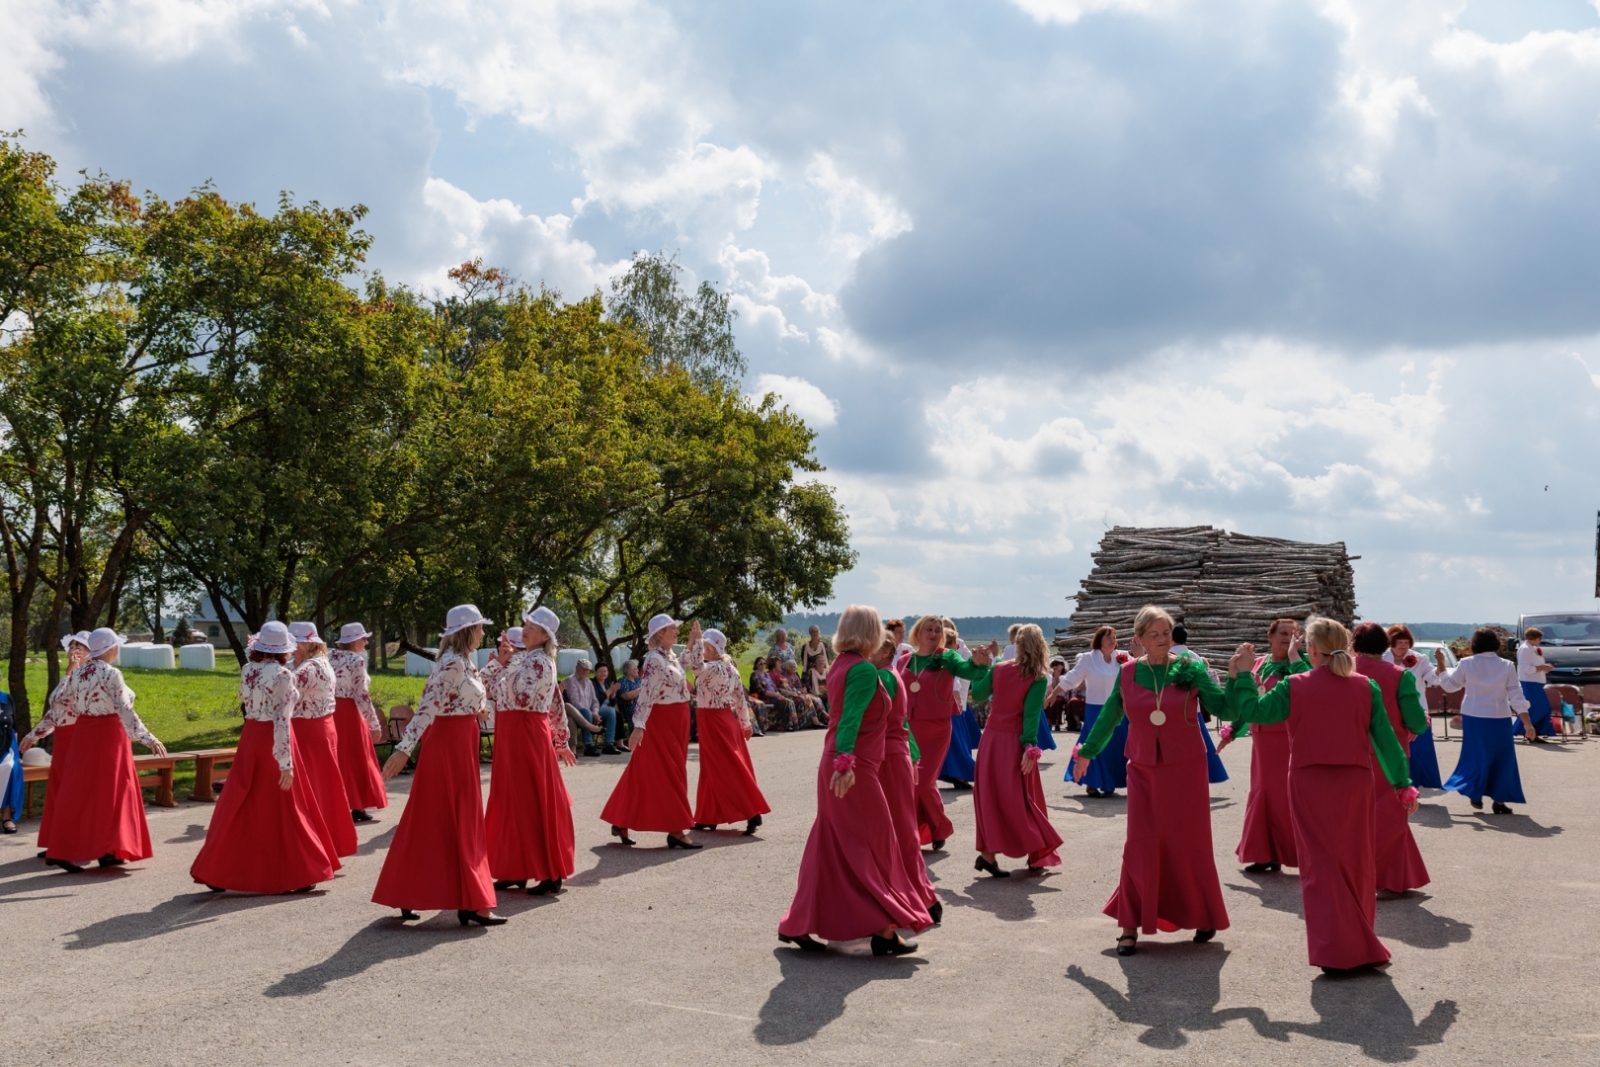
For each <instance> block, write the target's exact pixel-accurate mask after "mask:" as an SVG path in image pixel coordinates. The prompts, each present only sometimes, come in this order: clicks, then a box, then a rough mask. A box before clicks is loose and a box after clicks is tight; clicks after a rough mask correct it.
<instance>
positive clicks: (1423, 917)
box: [1375, 892, 1472, 948]
mask: <svg viewBox="0 0 1600 1067" xmlns="http://www.w3.org/2000/svg"><path fill="white" fill-rule="evenodd" d="M1432 899H1433V898H1432V897H1431V896H1429V895H1428V894H1427V893H1417V892H1412V893H1407V894H1406V895H1405V896H1403V897H1395V898H1393V899H1390V900H1380V901H1378V920H1377V923H1376V924H1375V926H1376V929H1377V932H1378V936H1379V937H1380V938H1393V939H1394V940H1396V941H1400V942H1403V943H1405V944H1407V945H1410V946H1412V947H1413V948H1445V947H1446V946H1449V945H1456V944H1460V943H1461V942H1463V941H1470V940H1472V924H1471V923H1464V922H1461V921H1460V920H1457V919H1452V918H1450V917H1449V916H1448V915H1435V914H1434V913H1433V912H1431V911H1429V910H1428V909H1427V908H1425V907H1423V905H1424V904H1426V903H1427V902H1428V901H1430V900H1432Z"/></svg>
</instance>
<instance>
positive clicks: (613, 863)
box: [567, 838, 754, 886]
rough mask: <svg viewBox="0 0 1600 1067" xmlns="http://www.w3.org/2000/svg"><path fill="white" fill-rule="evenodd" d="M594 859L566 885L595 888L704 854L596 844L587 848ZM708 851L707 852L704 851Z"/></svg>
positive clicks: (748, 839)
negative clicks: (609, 881)
mask: <svg viewBox="0 0 1600 1067" xmlns="http://www.w3.org/2000/svg"><path fill="white" fill-rule="evenodd" d="M740 840H742V841H752V840H754V839H753V838H741V839H740ZM589 851H590V853H592V854H593V855H594V856H595V858H596V859H597V860H598V861H599V862H597V863H596V864H595V865H594V866H593V867H590V868H588V869H586V870H582V871H579V872H578V873H577V874H575V875H573V876H572V877H571V878H568V879H567V885H569V886H596V885H599V884H600V883H601V882H603V881H605V880H606V879H607V878H622V877H624V876H626V875H630V874H636V873H638V872H639V871H642V870H644V869H645V868H646V867H656V866H659V865H661V864H663V863H672V862H673V861H675V860H681V859H691V860H692V859H694V858H696V857H698V856H703V855H705V852H704V851H701V852H678V851H676V850H674V849H670V848H667V847H666V846H665V845H663V846H661V847H660V848H645V847H643V846H640V847H636V848H628V847H626V846H623V845H596V846H595V847H593V848H591V849H590V850H589ZM707 851H709V849H708V850H707Z"/></svg>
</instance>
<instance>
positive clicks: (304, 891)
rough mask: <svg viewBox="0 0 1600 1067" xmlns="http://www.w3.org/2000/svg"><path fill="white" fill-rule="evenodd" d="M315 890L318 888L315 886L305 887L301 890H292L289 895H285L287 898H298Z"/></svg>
mask: <svg viewBox="0 0 1600 1067" xmlns="http://www.w3.org/2000/svg"><path fill="white" fill-rule="evenodd" d="M315 888H317V887H316V886H314V885H303V886H301V887H300V888H299V889H291V890H289V891H288V892H287V893H285V894H284V896H286V897H293V896H298V895H300V894H301V893H309V892H311V891H312V890H313V889H315Z"/></svg>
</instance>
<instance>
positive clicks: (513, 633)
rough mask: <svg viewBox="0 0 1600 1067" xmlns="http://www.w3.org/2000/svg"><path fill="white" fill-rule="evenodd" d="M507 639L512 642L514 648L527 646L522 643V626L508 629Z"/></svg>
mask: <svg viewBox="0 0 1600 1067" xmlns="http://www.w3.org/2000/svg"><path fill="white" fill-rule="evenodd" d="M505 636H506V640H507V641H509V642H511V647H512V648H525V647H527V646H525V645H524V644H523V643H522V627H520V626H513V627H510V628H509V629H507V630H506V635H505Z"/></svg>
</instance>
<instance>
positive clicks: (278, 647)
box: [250, 621, 295, 654]
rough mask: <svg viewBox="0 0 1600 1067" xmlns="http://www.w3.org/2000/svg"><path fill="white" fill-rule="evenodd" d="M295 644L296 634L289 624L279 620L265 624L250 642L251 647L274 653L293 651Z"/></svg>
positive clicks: (259, 650) (258, 650)
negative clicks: (291, 631) (286, 624)
mask: <svg viewBox="0 0 1600 1067" xmlns="http://www.w3.org/2000/svg"><path fill="white" fill-rule="evenodd" d="M294 646H295V640H294V635H293V634H291V633H290V632H289V628H288V627H287V626H285V625H284V624H283V623H281V622H277V621H273V622H269V623H266V624H264V625H263V626H262V627H261V632H260V633H258V634H256V636H255V638H254V640H252V641H251V642H250V647H251V648H252V649H254V650H255V651H257V652H269V653H274V654H287V653H290V652H293V651H294Z"/></svg>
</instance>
